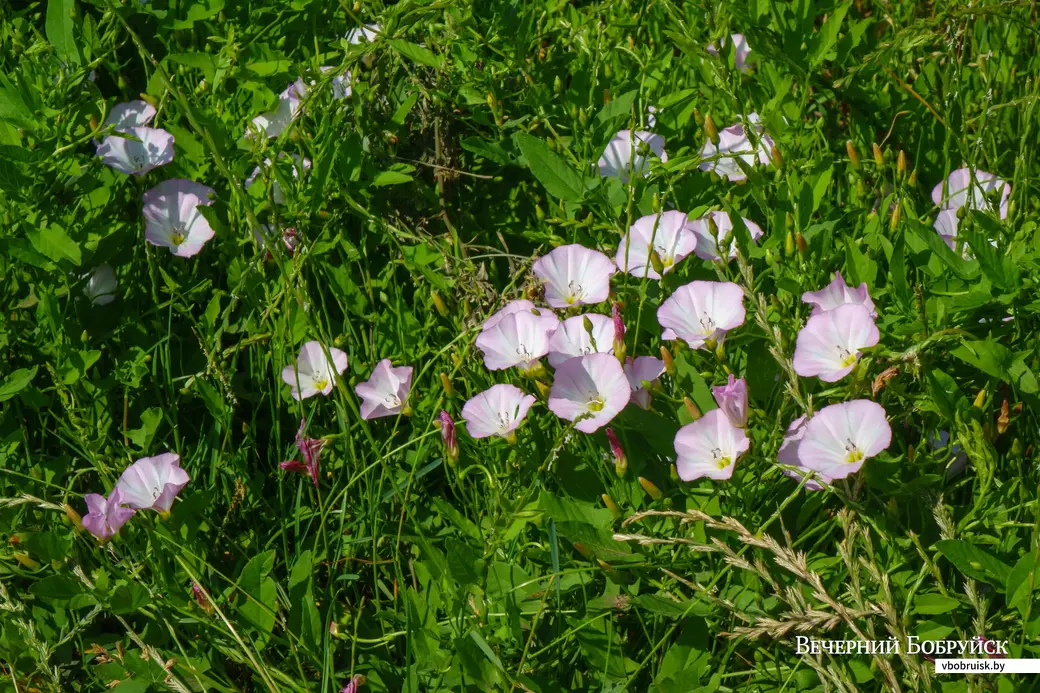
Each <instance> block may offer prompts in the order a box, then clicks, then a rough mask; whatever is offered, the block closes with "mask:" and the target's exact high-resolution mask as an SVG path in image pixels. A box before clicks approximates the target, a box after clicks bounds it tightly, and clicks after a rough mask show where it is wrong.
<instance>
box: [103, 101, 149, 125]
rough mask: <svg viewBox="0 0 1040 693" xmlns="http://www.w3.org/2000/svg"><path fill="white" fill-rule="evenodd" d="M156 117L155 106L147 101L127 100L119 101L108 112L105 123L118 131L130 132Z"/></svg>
mask: <svg viewBox="0 0 1040 693" xmlns="http://www.w3.org/2000/svg"><path fill="white" fill-rule="evenodd" d="M154 117H155V107H154V106H152V105H151V104H149V103H148V102H147V101H126V102H124V103H117V104H116V105H115V106H113V107H112V110H111V111H109V112H108V117H107V118H105V125H106V126H108V125H111V126H113V127H114V128H115V130H116V132H129V131H130V130H131V129H133V128H143V127H146V126H147V125H148V124H149V123H151V122H152V118H154Z"/></svg>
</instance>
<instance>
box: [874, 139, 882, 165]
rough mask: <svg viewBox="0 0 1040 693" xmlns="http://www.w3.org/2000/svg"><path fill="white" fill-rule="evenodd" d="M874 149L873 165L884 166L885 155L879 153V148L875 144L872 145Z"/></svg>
mask: <svg viewBox="0 0 1040 693" xmlns="http://www.w3.org/2000/svg"><path fill="white" fill-rule="evenodd" d="M873 147H874V163H875V164H877V165H878V166H879V167H880V166H884V165H885V155H884V154H883V153H882V152H881V147H879V146H878V144H877V142H875V143H874V144H873Z"/></svg>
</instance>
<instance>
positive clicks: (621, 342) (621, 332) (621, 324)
mask: <svg viewBox="0 0 1040 693" xmlns="http://www.w3.org/2000/svg"><path fill="white" fill-rule="evenodd" d="M610 316H611V318H613V320H614V356H616V357H617V359H618V361H620V362H621V364H622V365H624V363H625V321H624V320H622V319H621V310H620V309H619V308H618V303H617V301H615V302H614V305H612V306H611V307H610Z"/></svg>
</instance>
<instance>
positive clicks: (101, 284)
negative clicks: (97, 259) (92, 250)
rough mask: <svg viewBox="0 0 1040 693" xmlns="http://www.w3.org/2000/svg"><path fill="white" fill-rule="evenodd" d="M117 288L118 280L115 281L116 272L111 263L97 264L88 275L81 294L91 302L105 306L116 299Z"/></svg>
mask: <svg viewBox="0 0 1040 693" xmlns="http://www.w3.org/2000/svg"><path fill="white" fill-rule="evenodd" d="M118 288H119V282H118V281H116V273H115V271H114V270H113V269H112V267H111V265H98V266H97V267H95V268H94V271H93V272H91V273H90V274H89V275H88V277H87V284H86V286H84V287H83V294H84V295H85V296H86V297H87V298H89V299H90V302H91V304H93V305H95V306H106V305H108V304H109V303H111V302H112V301H114V300H116V289H118Z"/></svg>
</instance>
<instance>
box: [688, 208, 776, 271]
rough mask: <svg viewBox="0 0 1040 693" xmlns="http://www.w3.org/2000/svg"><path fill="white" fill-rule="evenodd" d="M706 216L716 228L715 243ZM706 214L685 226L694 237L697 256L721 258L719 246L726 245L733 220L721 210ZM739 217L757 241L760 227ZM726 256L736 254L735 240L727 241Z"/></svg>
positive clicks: (760, 230)
mask: <svg viewBox="0 0 1040 693" xmlns="http://www.w3.org/2000/svg"><path fill="white" fill-rule="evenodd" d="M708 216H710V217H711V219H712V221H714V222H715V227H716V229H717V230H718V242H717V243H716V240H715V238H714V237H713V236H712V235H711V229H710V228H709V227H708ZM708 216H704V217H701V218H700V219H695V220H693V221H691V222H690V223H689V225H688V226H687V228H688V229H689V231H690V232H691V233H692V234H693V236H694V238H695V239H696V246H695V249H694V252H695V253H697V257H699V258H701V259H702V260H721V259H722V253H721V252H720V246H721V247H726V244H727V239H728V238H729V236H730V234H731V233H732V232H733V221H732V220H731V219H730V218H729V214H727V213H726V212H723V211H714V212H709V213H708ZM741 219H742V220H743V221H744V226H746V227H747V230H748V232H749V233H750V235H751V240H752V241H756V242H757V241H758V239H759V238H761V237H762V234H763V231H762V228H761V227H760V226H759V225H758V224H756V223H755V222H753V221H751V220H750V219H744V218H743V217H741ZM726 256H727V258H729V259H731V260H732V259H733V258H735V257H736V256H737V248H736V241H730V242H729V249H728V252H727V253H726Z"/></svg>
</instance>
